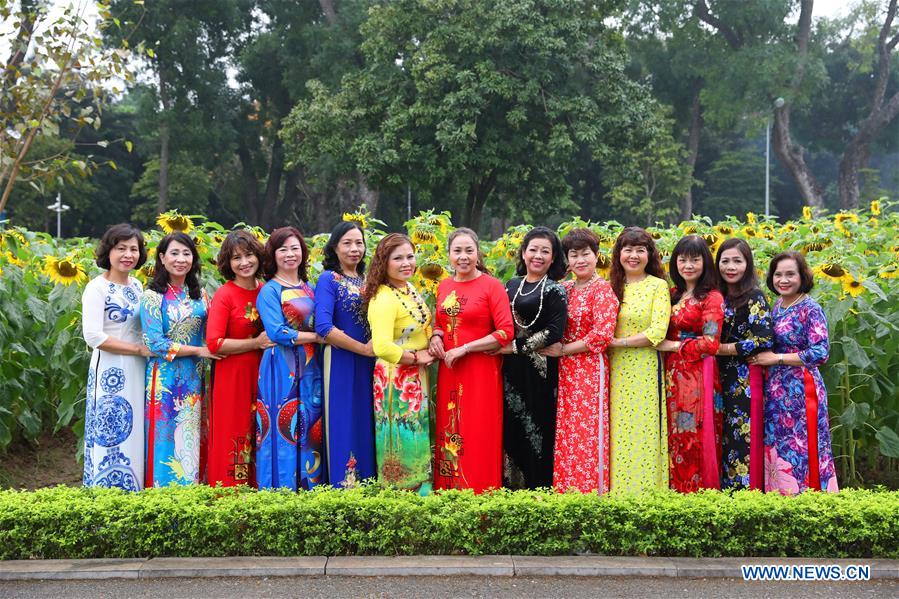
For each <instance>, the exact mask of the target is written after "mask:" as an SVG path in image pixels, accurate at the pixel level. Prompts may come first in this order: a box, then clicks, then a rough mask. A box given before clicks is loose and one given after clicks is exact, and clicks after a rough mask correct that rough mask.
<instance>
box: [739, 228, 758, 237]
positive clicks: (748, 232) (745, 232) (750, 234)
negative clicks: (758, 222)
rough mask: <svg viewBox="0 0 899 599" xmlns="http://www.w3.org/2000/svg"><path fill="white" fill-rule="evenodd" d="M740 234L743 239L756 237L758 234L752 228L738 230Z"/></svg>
mask: <svg viewBox="0 0 899 599" xmlns="http://www.w3.org/2000/svg"><path fill="white" fill-rule="evenodd" d="M740 233H742V235H743V236H744V237H758V233H757V232H756V230H755V229H754V228H753V227H743V228H742V229H740Z"/></svg>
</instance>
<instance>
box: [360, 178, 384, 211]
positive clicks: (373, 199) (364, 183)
mask: <svg viewBox="0 0 899 599" xmlns="http://www.w3.org/2000/svg"><path fill="white" fill-rule="evenodd" d="M356 184H357V186H358V189H359V202H360V203H362V204H365V207H366V208H367V209H368V211H369V212H371V213H372V214H375V213H376V212H377V211H378V203H379V202H380V200H381V193H380V192H379V191H377V190H376V189H372V188H370V187H369V186H368V178H367V177H366V176H365V175H363V174H359V175H358V176H357V177H356Z"/></svg>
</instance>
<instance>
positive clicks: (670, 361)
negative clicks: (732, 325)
mask: <svg viewBox="0 0 899 599" xmlns="http://www.w3.org/2000/svg"><path fill="white" fill-rule="evenodd" d="M723 305H724V298H723V297H722V296H721V294H720V293H719V292H718V291H715V290H713V291H710V292H709V293H708V295H707V296H706V297H705V298H703V299H702V300H697V299H696V298H693V297H689V298H687V299H686V300H681V301H680V302H678V303H677V304H676V305H674V306H673V307H672V308H671V325H670V327H669V328H668V339H671V340H673V341H680V342H681V343H682V345H681V348H680V350H678V351H677V352H672V353H669V354H667V356H666V358H665V374H666V382H665V388H666V399H667V407H668V410H667V413H668V470H669V482H670V486H671V488H672V489H674V490H675V491H680V492H682V493H690V492H693V491H698V490H699V489H720V488H721V475H720V468H719V465H720V464H721V429H722V427H723V422H724V421H723V411H722V409H723V405H722V400H721V387H720V383H719V381H718V363H717V361H716V359H715V353H716V352H717V351H718V345H719V336H720V335H721V326H722V324H723V322H724V308H723ZM709 423H711V426H707V425H708V424H709Z"/></svg>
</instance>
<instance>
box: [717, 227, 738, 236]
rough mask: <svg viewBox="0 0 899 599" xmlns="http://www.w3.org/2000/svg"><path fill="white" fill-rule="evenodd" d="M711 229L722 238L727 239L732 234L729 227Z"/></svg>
mask: <svg viewBox="0 0 899 599" xmlns="http://www.w3.org/2000/svg"><path fill="white" fill-rule="evenodd" d="M713 228H714V229H715V231H717V232H718V234H719V235H721V236H723V237H727V236H728V235H733V234H734V229H733V227H731V226H729V225H715V226H714V227H713Z"/></svg>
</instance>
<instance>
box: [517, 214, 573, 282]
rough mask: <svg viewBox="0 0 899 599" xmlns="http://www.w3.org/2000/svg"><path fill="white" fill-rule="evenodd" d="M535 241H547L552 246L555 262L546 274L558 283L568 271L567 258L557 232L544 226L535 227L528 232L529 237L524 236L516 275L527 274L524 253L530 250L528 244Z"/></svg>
mask: <svg viewBox="0 0 899 599" xmlns="http://www.w3.org/2000/svg"><path fill="white" fill-rule="evenodd" d="M534 239H546V240H548V241H549V244H550V245H551V246H552V250H553V261H552V264H550V265H549V270H548V271H547V272H546V274H547V276H548V277H549V278H550V279H552V280H553V281H558V280H559V279H561V278H562V277H564V276H565V273H566V272H567V271H568V269H567V267H566V266H565V256H564V254H563V252H562V242H561V241H560V240H559V236H558V235H556V232H555V231H553V230H552V229H550V228H549V227H544V226H543V225H540V226H537V227H534V228H533V229H531V230H530V231H528V232H527V235H525V236H524V239H523V240H522V242H521V245H520V246H519V247H518V266H517V267H516V268H515V274H517V275H518V276H519V277H523V276H524V275H526V274H527V272H528V269H527V266H525V264H524V257H523V256H524V251H525V250H526V249H527V248H528V244H529V243H531V241H533V240H534Z"/></svg>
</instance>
